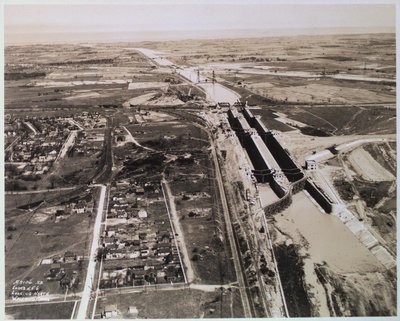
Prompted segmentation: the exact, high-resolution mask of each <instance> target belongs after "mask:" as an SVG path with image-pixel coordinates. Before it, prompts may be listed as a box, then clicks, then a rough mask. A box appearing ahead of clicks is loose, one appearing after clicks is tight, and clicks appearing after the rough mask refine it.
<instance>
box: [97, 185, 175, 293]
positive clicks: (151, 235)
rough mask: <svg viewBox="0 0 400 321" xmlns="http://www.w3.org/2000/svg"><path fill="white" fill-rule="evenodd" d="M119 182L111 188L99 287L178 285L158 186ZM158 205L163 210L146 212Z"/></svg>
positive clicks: (173, 253)
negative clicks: (150, 203) (174, 283)
mask: <svg viewBox="0 0 400 321" xmlns="http://www.w3.org/2000/svg"><path fill="white" fill-rule="evenodd" d="M144 185H145V186H144V187H141V186H137V185H136V186H135V185H133V186H132V185H131V184H129V181H126V180H125V181H121V182H118V183H116V186H114V187H112V188H111V194H110V200H109V210H108V214H107V219H108V224H107V228H106V230H105V231H104V235H103V236H102V245H101V247H102V251H103V253H104V254H103V258H104V260H105V264H104V270H103V274H102V280H101V287H102V288H110V287H120V286H141V285H148V284H160V283H170V282H182V281H183V272H182V267H181V261H180V258H179V254H178V249H177V248H176V246H175V243H174V235H173V233H172V229H171V225H170V221H169V217H168V214H167V211H166V208H165V204H164V203H163V200H159V199H158V198H156V199H154V198H150V196H151V195H157V194H158V193H160V191H159V186H154V184H151V185H150V184H147V185H146V184H144ZM153 201H155V202H158V203H159V204H162V205H163V210H161V209H160V210H154V209H148V208H147V206H146V204H148V203H149V202H153Z"/></svg>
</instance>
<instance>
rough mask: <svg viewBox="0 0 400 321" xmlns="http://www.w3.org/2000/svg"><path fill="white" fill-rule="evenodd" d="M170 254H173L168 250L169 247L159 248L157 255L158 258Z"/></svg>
mask: <svg viewBox="0 0 400 321" xmlns="http://www.w3.org/2000/svg"><path fill="white" fill-rule="evenodd" d="M170 253H171V249H170V248H168V247H163V248H158V249H157V255H158V256H167V255H168V254H170Z"/></svg>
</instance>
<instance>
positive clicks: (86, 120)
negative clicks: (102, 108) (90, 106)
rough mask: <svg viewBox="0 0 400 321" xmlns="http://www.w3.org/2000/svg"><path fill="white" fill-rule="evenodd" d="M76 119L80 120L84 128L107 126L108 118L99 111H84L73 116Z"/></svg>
mask: <svg viewBox="0 0 400 321" xmlns="http://www.w3.org/2000/svg"><path fill="white" fill-rule="evenodd" d="M73 119H74V121H76V122H78V123H79V124H80V125H81V126H82V127H83V129H94V128H105V127H106V125H107V120H106V119H105V118H104V117H103V116H102V115H100V114H99V113H98V112H94V113H89V112H86V111H85V112H82V113H81V114H78V115H74V116H73Z"/></svg>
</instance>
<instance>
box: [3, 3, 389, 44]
mask: <svg viewBox="0 0 400 321" xmlns="http://www.w3.org/2000/svg"><path fill="white" fill-rule="evenodd" d="M243 3H245V1H243ZM4 18H5V25H4V26H5V40H6V42H9V43H10V42H14V41H13V40H16V42H19V41H21V40H22V39H25V38H26V39H28V40H29V39H32V38H33V39H34V38H35V37H36V38H37V39H41V40H43V39H47V38H46V37H47V36H46V35H49V34H51V33H58V34H59V37H60V40H62V38H63V35H64V36H65V37H66V38H65V39H67V38H68V36H69V37H71V35H72V34H79V33H101V32H113V33H123V32H134V33H138V32H149V31H163V32H167V31H171V30H172V31H189V32H190V31H194V30H203V31H204V30H208V31H209V30H216V29H217V30H233V29H259V30H260V29H261V30H272V29H314V30H318V29H321V28H368V29H369V30H374V29H376V30H377V31H379V30H381V29H382V28H383V29H385V28H386V29H387V28H392V30H393V31H394V28H395V6H394V5H377V4H374V5H359V4H358V5H327V4H326V5H305V4H303V5H287V4H286V5H271V4H264V5H260V4H258V5H257V4H252V5H249V4H246V5H244V4H242V5H240V4H234V5H232V4H230V5H227V4H214V5H205V4H190V5H185V4H168V5H162V4H157V5H143V4H142V5H141V4H136V5H135V4H128V5H123V4H116V5H104V4H96V5H66V4H64V5H63V4H56V5H26V4H25V5H5V7H4ZM171 34H172V33H171ZM49 39H50V38H49ZM149 40H153V39H149Z"/></svg>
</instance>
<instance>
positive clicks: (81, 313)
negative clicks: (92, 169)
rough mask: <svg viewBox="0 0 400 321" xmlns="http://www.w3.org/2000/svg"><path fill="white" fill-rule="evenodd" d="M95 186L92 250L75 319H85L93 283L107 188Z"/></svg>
mask: <svg viewBox="0 0 400 321" xmlns="http://www.w3.org/2000/svg"><path fill="white" fill-rule="evenodd" d="M97 186H101V192H100V199H99V206H98V208H97V215H96V222H95V223H94V228H93V240H92V248H91V250H90V256H89V266H88V269H87V274H86V282H85V287H84V289H83V293H82V299H81V303H80V305H79V310H78V314H77V319H85V318H86V314H87V309H88V306H89V301H90V295H91V292H92V289H93V282H94V275H95V268H96V261H95V259H96V250H97V247H98V245H99V239H100V227H101V220H102V216H103V209H104V200H105V197H106V190H107V187H106V186H105V185H97Z"/></svg>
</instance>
